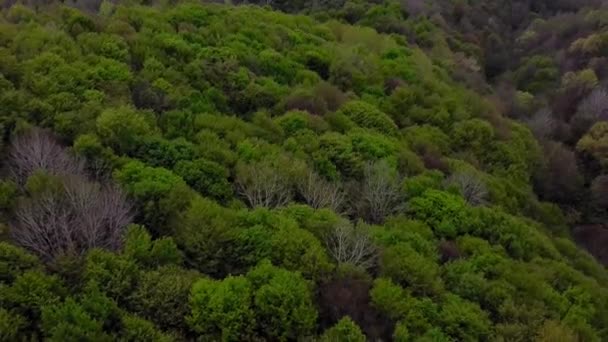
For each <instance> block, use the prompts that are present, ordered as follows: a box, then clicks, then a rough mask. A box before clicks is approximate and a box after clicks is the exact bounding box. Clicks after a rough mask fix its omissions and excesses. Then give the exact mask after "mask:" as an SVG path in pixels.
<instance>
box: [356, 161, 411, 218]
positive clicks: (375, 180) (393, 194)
mask: <svg viewBox="0 0 608 342" xmlns="http://www.w3.org/2000/svg"><path fill="white" fill-rule="evenodd" d="M353 196H355V197H354V198H355V199H356V200H357V201H358V202H357V203H356V205H355V207H356V208H357V210H358V212H359V213H360V214H361V215H362V216H363V217H364V218H365V219H366V220H367V221H368V222H371V223H382V222H383V221H384V219H385V218H386V217H387V216H389V215H391V214H394V213H395V212H396V211H397V210H398V209H399V208H400V207H401V206H402V204H403V197H402V193H401V182H400V178H399V175H398V174H397V173H396V172H395V171H394V170H392V169H391V168H390V167H389V165H388V164H387V163H386V161H380V162H376V163H368V164H366V165H365V167H364V168H363V180H362V181H361V184H360V185H359V189H358V193H355V194H353Z"/></svg>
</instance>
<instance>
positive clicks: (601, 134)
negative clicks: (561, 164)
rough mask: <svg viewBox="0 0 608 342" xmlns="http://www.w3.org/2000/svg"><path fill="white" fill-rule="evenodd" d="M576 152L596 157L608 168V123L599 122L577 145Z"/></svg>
mask: <svg viewBox="0 0 608 342" xmlns="http://www.w3.org/2000/svg"><path fill="white" fill-rule="evenodd" d="M576 150H577V151H579V152H582V153H586V154H588V155H591V156H592V157H594V158H595V159H596V160H597V161H598V162H599V163H600V164H601V165H602V166H603V167H608V152H607V151H608V122H606V121H603V122H598V123H596V124H595V125H593V127H591V129H590V130H589V132H588V133H587V134H585V136H583V137H582V138H581V140H579V141H578V143H577V144H576Z"/></svg>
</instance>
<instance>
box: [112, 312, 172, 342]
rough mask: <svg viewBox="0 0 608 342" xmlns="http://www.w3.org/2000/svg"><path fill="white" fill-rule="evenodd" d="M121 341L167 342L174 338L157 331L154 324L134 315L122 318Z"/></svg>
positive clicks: (126, 315)
mask: <svg viewBox="0 0 608 342" xmlns="http://www.w3.org/2000/svg"><path fill="white" fill-rule="evenodd" d="M121 323H122V331H121V340H124V341H131V342H144V341H158V342H169V341H173V340H174V338H173V337H171V336H168V335H165V334H164V333H162V332H161V331H159V330H158V329H157V328H156V327H155V326H154V324H152V323H151V322H149V321H146V320H145V319H142V318H140V317H137V316H135V315H129V314H125V315H124V316H123V317H122V321H121Z"/></svg>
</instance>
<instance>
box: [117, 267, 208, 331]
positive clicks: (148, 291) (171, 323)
mask: <svg viewBox="0 0 608 342" xmlns="http://www.w3.org/2000/svg"><path fill="white" fill-rule="evenodd" d="M200 277H201V275H200V274H199V273H197V272H194V271H189V270H184V269H181V268H178V267H175V266H164V267H159V268H158V269H156V270H153V271H147V272H143V273H142V274H141V276H140V277H139V280H138V282H137V287H136V288H135V290H134V291H133V292H132V293H131V294H130V295H129V300H128V301H129V303H130V305H129V306H130V307H131V308H132V310H133V311H134V312H136V313H137V314H138V315H140V316H142V317H143V318H145V319H148V320H150V321H152V322H154V323H155V324H157V325H158V326H159V327H160V328H162V329H163V330H174V331H184V330H185V328H186V324H185V321H184V319H185V317H186V316H187V314H188V313H189V310H190V308H189V306H188V296H189V294H190V289H191V288H192V285H193V284H194V283H195V281H196V280H197V279H198V278H200Z"/></svg>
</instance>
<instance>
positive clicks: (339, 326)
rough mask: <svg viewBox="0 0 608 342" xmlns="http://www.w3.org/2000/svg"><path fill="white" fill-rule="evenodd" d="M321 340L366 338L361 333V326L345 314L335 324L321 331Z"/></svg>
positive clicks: (360, 340)
mask: <svg viewBox="0 0 608 342" xmlns="http://www.w3.org/2000/svg"><path fill="white" fill-rule="evenodd" d="M321 341H322V342H333V341H345V342H365V341H367V339H366V338H365V335H363V332H362V331H361V328H359V326H357V324H356V323H355V322H353V320H352V319H350V317H348V316H346V317H344V318H342V319H341V320H340V321H339V322H338V323H336V325H334V326H333V327H331V328H329V329H327V330H326V331H325V332H324V333H323V336H321Z"/></svg>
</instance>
